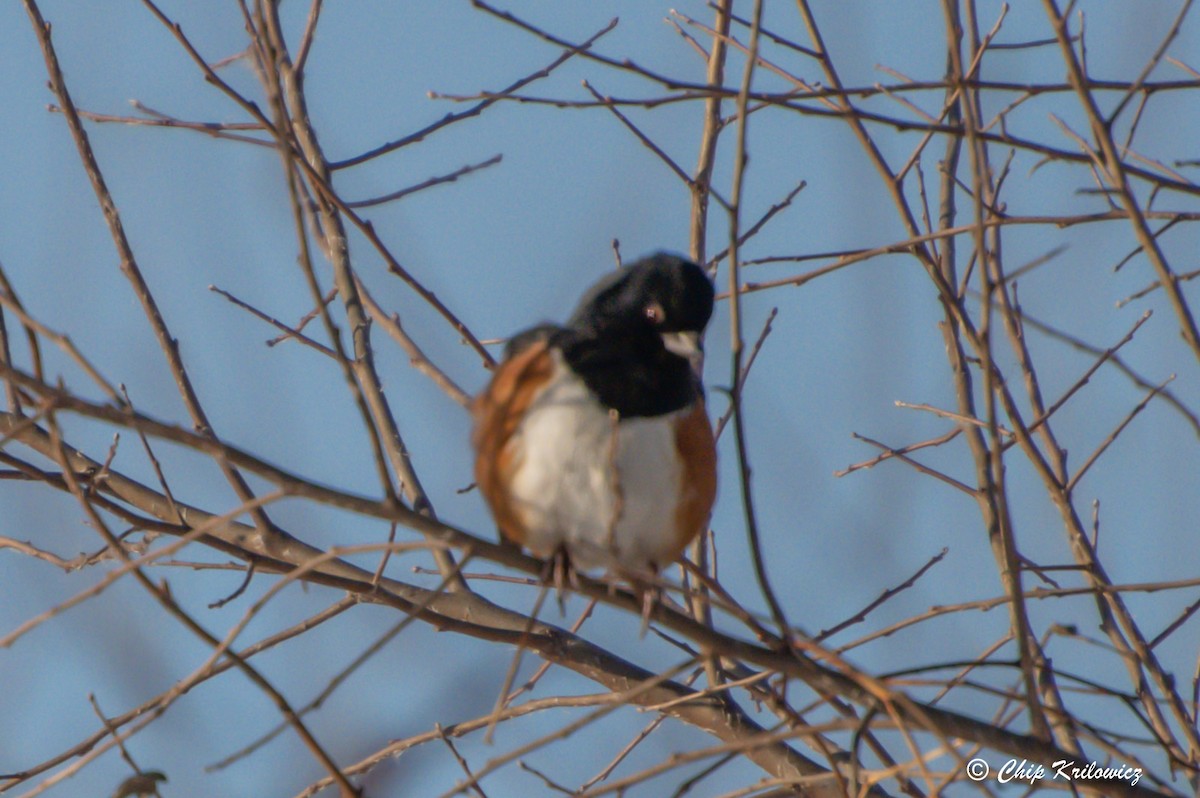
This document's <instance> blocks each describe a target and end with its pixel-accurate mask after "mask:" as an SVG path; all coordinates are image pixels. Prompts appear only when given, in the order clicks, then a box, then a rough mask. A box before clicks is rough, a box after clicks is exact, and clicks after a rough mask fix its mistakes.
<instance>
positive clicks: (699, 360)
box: [660, 331, 704, 376]
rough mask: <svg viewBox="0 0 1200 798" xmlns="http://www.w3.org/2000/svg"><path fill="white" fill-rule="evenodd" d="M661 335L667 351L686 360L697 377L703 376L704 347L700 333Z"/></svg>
mask: <svg viewBox="0 0 1200 798" xmlns="http://www.w3.org/2000/svg"><path fill="white" fill-rule="evenodd" d="M660 334H661V335H662V341H663V346H665V347H666V348H667V351H668V352H671V353H672V354H675V355H679V356H680V357H681V358H683V359H684V360H686V361H687V362H688V363H689V364H691V367H692V371H694V372H696V376H701V375H702V373H703V371H704V346H703V344H702V343H701V342H700V333H697V332H690V331H681V332H665V333H660Z"/></svg>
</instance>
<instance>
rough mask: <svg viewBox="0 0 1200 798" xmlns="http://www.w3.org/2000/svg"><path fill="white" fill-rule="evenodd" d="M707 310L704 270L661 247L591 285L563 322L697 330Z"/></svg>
mask: <svg viewBox="0 0 1200 798" xmlns="http://www.w3.org/2000/svg"><path fill="white" fill-rule="evenodd" d="M712 312H713V286H712V283H711V282H709V279H708V276H707V275H705V274H704V270H703V269H701V268H700V267H699V266H697V265H696V264H694V263H692V262H691V261H689V260H685V259H683V258H681V257H678V256H676V255H668V254H666V253H662V252H660V253H658V254H655V255H651V256H650V257H648V258H643V259H642V260H639V261H637V262H636V263H633V264H631V265H629V266H626V267H624V268H622V269H618V270H617V271H615V272H613V273H612V274H610V275H608V276H607V277H605V278H604V279H603V280H601V281H600V282H598V283H596V285H594V286H592V288H591V289H590V290H589V291H588V292H587V293H586V294H584V296H583V299H582V300H580V303H579V307H578V308H577V309H576V310H575V313H574V314H572V316H571V319H570V321H568V322H567V326H568V327H573V328H575V329H577V330H586V331H588V332H592V333H599V332H602V331H623V332H636V331H643V330H644V331H654V332H658V333H673V332H692V333H700V332H703V331H704V327H705V325H706V324H708V320H709V317H711V316H712Z"/></svg>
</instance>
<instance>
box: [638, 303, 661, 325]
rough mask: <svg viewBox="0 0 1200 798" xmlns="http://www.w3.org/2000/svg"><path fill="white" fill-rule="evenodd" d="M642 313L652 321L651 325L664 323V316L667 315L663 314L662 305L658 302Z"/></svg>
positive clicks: (648, 306) (647, 307)
mask: <svg viewBox="0 0 1200 798" xmlns="http://www.w3.org/2000/svg"><path fill="white" fill-rule="evenodd" d="M642 312H643V313H645V314H646V318H647V319H649V320H650V323H651V324H662V323H663V316H664V315H665V314H664V313H663V309H662V305H660V304H658V303H657V302H656V303H654V304H653V305H647V306H646V309H645V310H643V311H642Z"/></svg>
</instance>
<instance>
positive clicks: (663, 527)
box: [509, 351, 687, 572]
mask: <svg viewBox="0 0 1200 798" xmlns="http://www.w3.org/2000/svg"><path fill="white" fill-rule="evenodd" d="M552 356H553V357H554V358H555V359H556V363H555V366H556V368H555V372H556V376H555V377H554V378H553V379H552V380H551V381H550V383H549V384H548V385H547V386H546V388H545V389H544V390H543V391H542V393H541V395H540V396H539V397H538V398H537V399H536V400H535V401H534V403H533V404H532V406H531V407H530V409H529V411H528V413H527V414H526V416H525V419H524V421H523V422H522V423H521V426H520V427H519V428H518V429H517V431H516V433H515V435H514V436H513V438H512V440H511V441H510V444H509V445H511V446H514V447H516V449H515V454H516V457H515V458H514V459H515V464H516V473H515V474H514V476H513V479H512V483H511V486H510V490H511V493H512V496H513V499H514V504H515V507H516V510H517V512H518V513H519V514H520V515H521V518H522V521H523V523H524V526H525V527H526V530H527V537H526V540H525V545H526V547H527V548H528V549H529V550H530V551H532V552H533V553H534V554H535V555H537V556H540V557H549V556H551V555H553V554H554V553H555V551H556V550H557V549H558V548H559V547H560V546H562V545H564V544H565V546H566V549H567V552H568V554H569V555H570V557H571V562H572V564H573V565H575V566H576V567H579V568H595V567H606V568H611V567H614V566H615V567H617V568H618V569H621V570H625V571H638V572H644V571H646V570H648V569H649V568H650V567H651V566H653V567H655V568H657V567H660V566H663V565H666V564H668V563H669V562H670V561H671V559H673V558H674V556H675V555H676V548H675V544H674V541H675V539H676V536H675V508H676V506H677V504H678V501H679V494H680V488H681V482H682V477H683V474H682V469H681V466H680V463H679V457H678V454H677V449H676V442H675V433H674V422H675V419H676V416H677V415H678V414H677V413H672V414H668V415H665V416H658V417H655V418H633V419H627V420H624V421H621V422H620V423H617V422H616V421H615V419H614V418H613V417H612V416H610V415H609V412H608V410H607V409H606V408H605V407H603V406H602V405H601V404H600V403H599V402H598V401H597V400H596V399H595V398H594V397H593V396H592V394H591V393H590V392H589V391H588V389H587V386H585V385H584V383H583V381H582V380H580V379H579V378H578V377H577V376H575V375H574V374H573V373H572V372H571V371H570V370H569V369H567V368H566V367H565V366H564V364H563V363H562V357H561V354H560V353H559V352H557V351H555V352H553V354H552ZM680 412H687V411H686V410H684V411H680ZM615 497H619V498H615Z"/></svg>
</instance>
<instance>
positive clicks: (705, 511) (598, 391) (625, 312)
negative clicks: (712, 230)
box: [472, 252, 717, 601]
mask: <svg viewBox="0 0 1200 798" xmlns="http://www.w3.org/2000/svg"><path fill="white" fill-rule="evenodd" d="M713 300H714V290H713V285H712V282H711V281H710V280H709V278H708V276H707V275H706V274H705V273H704V270H703V269H702V268H701V267H700V266H698V265H697V264H695V263H693V262H692V261H690V260H687V259H685V258H682V257H679V256H677V255H673V254H668V253H663V252H659V253H656V254H653V255H650V256H648V257H646V258H643V259H641V260H638V261H637V262H635V263H632V264H629V265H627V266H624V267H620V268H618V269H616V270H615V271H613V272H610V273H609V274H608V275H606V276H605V277H604V278H603V279H601V280H600V281H599V282H597V283H596V284H595V285H594V286H592V287H591V288H590V289H589V290H588V291H587V292H585V293H584V295H583V297H582V299H581V300H580V302H579V305H578V307H577V308H576V309H575V311H574V312H573V313H572V314H571V316H570V317H569V318H568V320H567V321H566V323H565V324H553V323H542V324H539V325H536V326H534V327H531V328H529V329H527V330H525V331H523V332H521V333H519V334H517V335H515V336H513V337H512V338H511V339H510V340H509V342H508V344H507V346H506V349H505V351H504V355H503V358H502V360H501V362H500V363H499V365H498V366H497V367H496V368H495V370H494V372H493V374H492V377H491V380H490V382H489V383H488V385H487V387H486V388H485V389H484V390H483V391H482V392H481V393H480V394H479V395H478V396H477V397H476V398H475V400H474V401H473V403H472V415H473V417H474V429H473V433H472V443H473V446H474V449H475V482H476V484H477V485H478V487H479V489H480V493H481V494H482V495H483V497H484V499H485V501H486V503H487V504H488V506H489V508H490V509H491V513H492V516H493V518H494V519H495V521H496V525H497V527H498V528H499V532H500V536H501V539H502V540H503V541H505V542H507V543H510V544H515V545H517V546H520V547H523V548H524V549H526V550H528V551H529V552H530V553H531V554H533V555H534V556H535V557H538V558H541V559H543V560H546V561H547V562H555V563H559V564H560V565H561V564H562V563H563V562H564V561H565V565H566V568H567V570H568V571H569V573H570V574H572V575H574V574H575V572H576V571H577V570H583V571H594V570H597V569H604V570H605V571H607V572H610V573H615V574H617V575H619V576H623V577H626V578H629V579H630V580H647V579H653V577H654V576H655V575H656V574H657V573H658V572H659V571H660V570H661V569H662V568H664V567H666V566H669V565H670V564H672V563H673V562H675V561H677V560H678V559H679V558H680V556H681V555H682V553H683V551H684V549H685V548H686V547H687V545H688V544H689V543H690V542H691V541H692V540H693V539H694V538H695V537H696V536H697V535H698V534H700V532H701V531H703V530H704V529H706V528H707V525H708V521H709V517H710V514H711V512H712V507H713V502H714V499H715V496H716V489H717V468H716V444H715V440H714V437H713V431H712V426H711V424H710V422H709V418H708V413H707V410H706V407H705V402H704V388H703V384H702V380H701V370H702V366H703V349H702V334H703V332H704V328H705V326H706V325H707V324H708V321H709V319H710V317H711V316H712V313H713ZM556 573H559V574H561V571H557V570H556ZM559 586H560V601H561V582H560V583H559Z"/></svg>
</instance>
